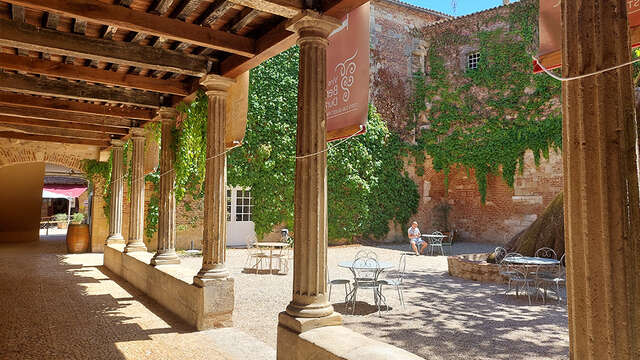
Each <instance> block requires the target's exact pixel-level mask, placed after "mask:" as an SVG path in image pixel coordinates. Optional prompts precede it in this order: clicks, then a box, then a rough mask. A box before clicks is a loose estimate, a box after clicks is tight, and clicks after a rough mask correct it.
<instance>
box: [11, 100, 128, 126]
mask: <svg viewBox="0 0 640 360" xmlns="http://www.w3.org/2000/svg"><path fill="white" fill-rule="evenodd" d="M0 114H2V115H10V116H24V117H32V118H37V119H43V120H55V121H66V122H77V123H81V124H90V125H99V126H112V127H118V128H124V129H125V130H126V129H128V128H130V127H133V126H134V125H135V124H134V122H132V121H131V120H128V119H123V118H116V117H111V116H102V115H93V116H87V115H84V114H78V113H74V112H69V111H62V110H53V109H38V108H32V107H26V106H16V105H0ZM118 133H119V132H118Z"/></svg>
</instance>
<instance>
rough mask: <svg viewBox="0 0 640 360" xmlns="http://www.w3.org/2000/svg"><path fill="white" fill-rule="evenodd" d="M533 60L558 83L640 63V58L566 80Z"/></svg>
mask: <svg viewBox="0 0 640 360" xmlns="http://www.w3.org/2000/svg"><path fill="white" fill-rule="evenodd" d="M532 58H533V60H535V61H536V63H537V64H538V66H540V68H541V69H542V71H544V72H545V73H546V74H547V75H549V76H551V77H552V78H554V79H556V80H558V81H571V80H578V79H583V78H586V77H589V76H594V75H598V74H602V73H605V72H607V71H611V70H615V69H619V68H621V67H625V66H628V65H631V64H635V63H637V62H639V61H640V58H638V59H634V60H631V61H628V62H626V63H624V64H620V65H616V66H612V67H610V68H607V69H603V70H598V71H594V72H592V73H588V74H583V75H577V76H572V77H566V78H565V77H561V76H558V75H556V74H554V73H553V72H552V71H551V70H549V69H547V68H546V67H545V66H544V65H542V62H541V61H540V60H539V59H538V58H537V57H535V56H532Z"/></svg>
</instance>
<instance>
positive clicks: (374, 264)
mask: <svg viewBox="0 0 640 360" xmlns="http://www.w3.org/2000/svg"><path fill="white" fill-rule="evenodd" d="M338 266H340V267H342V268H347V269H349V270H351V273H352V274H353V289H351V292H349V294H347V299H348V301H347V302H351V303H353V312H354V313H355V311H356V294H357V292H358V288H360V289H373V297H374V301H375V302H376V305H377V306H378V313H380V302H382V303H384V305H385V306H387V303H386V302H385V301H384V296H382V293H381V292H380V286H379V285H378V278H379V276H380V274H382V272H383V271H385V270H388V269H392V268H393V264H392V263H390V262H387V261H362V260H360V261H355V260H354V261H343V262H341V263H339V264H338ZM358 272H361V273H362V272H369V273H371V274H373V276H372V277H371V278H367V279H359V278H358ZM345 305H346V304H345Z"/></svg>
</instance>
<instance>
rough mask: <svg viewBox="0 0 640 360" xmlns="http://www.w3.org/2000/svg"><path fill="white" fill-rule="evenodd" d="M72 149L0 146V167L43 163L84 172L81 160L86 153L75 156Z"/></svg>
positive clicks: (84, 157)
mask: <svg viewBox="0 0 640 360" xmlns="http://www.w3.org/2000/svg"><path fill="white" fill-rule="evenodd" d="M76 154H77V152H76V151H74V150H73V149H66V148H59V147H53V148H51V149H48V148H42V147H40V148H32V147H21V146H0V167H3V166H7V165H13V164H21V163H33V162H45V163H50V164H56V165H61V166H65V167H68V168H70V169H73V170H75V171H78V172H84V166H83V160H84V159H87V158H91V157H87V156H86V155H88V154H86V153H81V155H85V156H78V155H76Z"/></svg>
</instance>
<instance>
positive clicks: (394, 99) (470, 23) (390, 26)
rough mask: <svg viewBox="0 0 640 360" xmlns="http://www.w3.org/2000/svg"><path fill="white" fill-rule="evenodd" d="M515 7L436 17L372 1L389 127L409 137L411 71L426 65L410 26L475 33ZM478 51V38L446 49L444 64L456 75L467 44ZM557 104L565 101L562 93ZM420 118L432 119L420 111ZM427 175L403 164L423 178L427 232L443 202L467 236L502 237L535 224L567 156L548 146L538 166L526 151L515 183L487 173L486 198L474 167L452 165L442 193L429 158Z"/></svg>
mask: <svg viewBox="0 0 640 360" xmlns="http://www.w3.org/2000/svg"><path fill="white" fill-rule="evenodd" d="M513 6H518V5H517V3H516V4H512V5H509V6H502V7H499V8H496V9H492V10H488V11H483V12H480V13H476V14H472V15H469V16H464V17H461V18H458V19H453V20H445V21H441V22H438V23H435V24H434V22H435V21H436V20H438V19H439V18H438V16H436V15H434V14H432V13H429V12H422V11H417V10H411V9H409V8H407V7H405V6H401V5H397V4H394V3H393V2H388V1H373V2H372V20H371V48H372V50H371V76H372V79H371V86H372V89H371V100H372V102H373V103H374V104H375V105H376V107H377V108H378V111H379V112H380V113H381V114H382V116H383V119H384V120H385V121H386V122H387V124H388V126H389V127H390V128H392V129H393V130H395V131H396V132H399V133H400V134H401V135H403V136H404V138H405V139H407V140H411V135H412V134H411V133H409V132H408V131H407V129H406V127H405V124H406V120H407V116H408V115H407V106H408V99H409V97H410V89H411V76H410V74H412V73H413V72H415V71H418V70H422V71H424V70H425V67H427V66H428V64H426V61H425V55H426V47H427V45H428V44H426V43H425V42H424V41H423V40H418V38H416V37H414V36H413V34H412V28H413V27H423V30H422V31H428V32H432V34H437V33H439V32H445V31H452V30H453V31H456V32H459V33H461V34H473V33H475V32H477V31H478V30H480V29H482V28H481V27H480V26H481V25H480V24H482V23H483V22H484V20H486V19H489V18H492V17H496V15H502V16H504V15H508V12H509V11H511V9H512V8H513ZM486 26H490V27H492V28H496V27H504V26H507V25H506V24H504V23H500V22H494V23H492V24H489V25H486ZM475 50H477V48H476V47H474V45H473V44H466V45H462V46H457V47H451V48H449V49H446V51H447V53H446V54H443V55H444V57H445V59H446V60H445V62H446V67H447V70H448V71H450V72H451V73H452V74H454V73H456V72H461V71H463V69H464V66H463V64H462V60H461V59H466V57H465V55H466V54H467V53H469V52H470V51H475ZM553 106H560V102H559V99H558V100H557V101H556V102H555V104H554V105H553ZM418 121H419V123H420V122H422V123H425V124H426V123H427V122H428V119H427V117H425V116H422V117H421V118H420V119H418ZM424 168H425V172H424V175H423V176H417V175H416V171H415V165H414V164H410V163H409V161H407V163H406V164H405V170H406V171H407V172H408V173H409V174H410V177H411V178H412V179H413V180H414V181H415V182H416V184H417V185H418V189H419V192H420V203H419V208H418V212H417V214H416V215H415V217H414V219H412V220H416V221H418V222H419V224H420V229H421V230H422V231H423V232H431V231H434V230H442V229H441V227H440V226H438V225H435V224H436V223H437V222H438V221H437V220H438V219H436V217H437V214H436V212H434V208H435V207H436V206H438V205H439V204H441V203H442V202H443V201H446V202H447V203H448V204H449V205H450V206H451V211H450V214H449V224H450V227H451V228H455V229H456V230H458V231H459V233H458V234H459V236H460V237H461V238H462V239H464V240H470V241H483V242H492V243H497V244H504V243H505V242H506V241H508V240H509V239H510V238H511V237H512V236H513V235H515V234H517V233H518V232H520V231H522V230H523V229H525V228H526V227H527V226H528V225H530V224H531V223H532V222H533V221H535V219H536V218H537V217H538V215H539V214H541V213H542V211H543V210H544V208H545V207H546V206H547V205H548V204H549V203H550V202H551V201H552V200H553V198H554V197H555V196H556V195H557V194H558V193H559V192H561V191H562V156H561V154H560V153H556V152H553V151H552V152H551V153H550V157H549V159H548V160H545V159H542V160H541V162H540V165H539V166H537V167H536V165H535V162H534V159H533V154H532V153H531V152H530V151H529V152H527V153H526V154H525V167H524V171H523V173H522V174H517V176H516V179H515V184H514V187H513V188H510V187H509V186H508V185H507V184H506V183H505V182H504V180H502V178H501V177H496V176H489V178H488V184H487V199H486V204H484V205H483V204H482V203H481V201H480V193H479V192H478V186H477V184H476V181H475V177H474V174H473V172H471V173H467V171H466V170H464V169H451V173H450V175H449V187H448V192H447V194H446V195H447V196H446V197H445V186H444V175H443V174H442V173H437V172H436V171H435V170H433V167H432V166H431V163H430V159H429V158H428V157H427V161H426V162H425V166H424ZM405 233H406V229H405V228H404V224H403V225H402V226H399V225H396V226H393V230H392V231H391V232H390V233H389V235H388V237H387V238H388V239H393V240H398V239H401V238H405V237H406V234H405Z"/></svg>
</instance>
